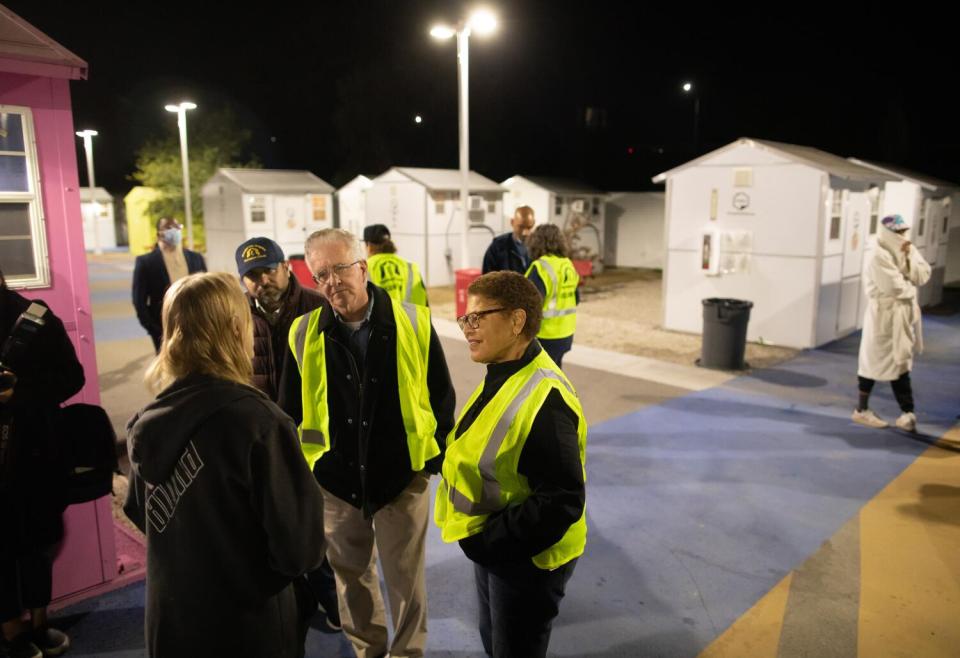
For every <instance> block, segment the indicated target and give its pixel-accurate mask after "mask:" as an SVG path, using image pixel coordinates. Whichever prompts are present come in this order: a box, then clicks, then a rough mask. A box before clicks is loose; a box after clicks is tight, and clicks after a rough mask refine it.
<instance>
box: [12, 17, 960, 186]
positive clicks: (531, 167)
mask: <svg viewBox="0 0 960 658" xmlns="http://www.w3.org/2000/svg"><path fill="white" fill-rule="evenodd" d="M2 1H3V3H4V4H5V5H6V6H8V7H9V8H10V9H12V10H13V11H15V12H16V13H18V14H19V15H20V16H22V17H23V18H25V19H26V20H27V21H29V22H30V23H32V24H33V25H35V26H36V27H37V28H39V29H40V30H42V31H44V32H46V33H47V34H49V35H50V36H51V37H53V38H54V39H56V40H57V41H58V42H60V43H61V44H62V45H64V46H65V47H66V48H68V49H70V50H71V51H73V52H74V53H76V54H77V55H79V56H80V57H82V58H83V59H85V60H86V61H87V62H88V63H89V66H90V71H89V73H90V75H89V80H86V81H75V82H72V83H71V89H72V94H73V107H74V118H75V122H76V126H77V128H78V129H79V128H85V127H90V128H94V129H96V130H98V131H99V133H100V135H99V136H98V137H97V138H95V142H94V144H95V146H94V148H95V165H96V171H97V183H98V185H102V186H104V187H106V188H107V189H108V190H110V191H111V192H112V193H114V194H123V193H125V192H126V191H127V190H128V189H129V188H130V187H131V186H132V185H133V184H134V183H133V182H132V181H130V180H129V178H128V177H129V175H130V174H131V173H132V171H133V170H134V156H135V152H136V149H137V148H138V147H139V146H140V145H141V144H142V143H143V142H144V141H145V140H147V139H149V138H150V137H156V136H161V135H163V134H165V132H166V133H173V132H174V131H175V123H176V119H175V115H173V114H171V113H169V112H166V111H165V110H164V109H163V106H164V105H165V104H166V103H169V102H176V101H179V100H181V99H189V100H193V101H195V102H196V103H197V104H198V105H199V108H198V109H197V110H194V111H193V112H191V113H190V114H189V115H188V116H189V120H190V121H194V120H195V117H196V116H198V115H199V113H202V112H204V111H212V110H214V109H218V108H224V107H229V108H230V109H231V110H232V111H233V113H234V114H235V115H236V116H237V118H238V119H239V122H240V124H241V125H243V126H244V127H245V128H247V129H249V130H250V131H251V133H252V141H251V143H250V151H251V153H252V154H255V155H256V156H257V157H258V158H259V160H260V161H261V162H262V163H263V164H264V165H265V166H267V167H270V168H286V169H308V170H310V171H312V172H314V173H315V174H317V175H318V176H320V177H321V178H323V179H324V180H327V181H328V182H330V183H332V184H333V185H337V186H339V185H342V184H343V183H345V182H347V181H348V180H350V179H351V178H353V177H354V176H356V175H357V174H366V175H368V176H370V175H377V174H379V173H382V172H383V171H384V170H386V169H387V168H388V167H391V166H403V165H406V166H421V167H449V168H456V167H457V165H458V150H457V96H456V94H457V70H456V47H455V44H454V42H453V40H450V41H447V42H437V41H435V40H433V39H431V38H430V36H429V35H428V34H427V32H428V30H429V28H430V26H431V24H433V23H434V22H436V21H437V20H441V19H446V20H448V21H453V20H455V19H456V18H457V17H459V16H461V15H466V13H468V9H469V8H470V7H474V6H476V5H475V4H474V3H469V4H468V3H460V2H453V1H449V0H448V1H446V2H437V1H433V2H430V1H413V0H392V1H387V0H384V1H377V2H365V1H360V0H356V1H350V0H339V1H336V2H316V1H315V2H312V3H304V4H300V3H288V2H261V3H256V5H255V6H252V7H249V8H243V9H240V8H239V7H240V6H241V5H240V3H232V4H229V3H212V2H203V0H195V1H194V2H163V3H144V2H123V3H120V2H116V3H112V2H99V3H95V2H80V1H72V2H50V1H46V0H2ZM718 4H719V5H720V7H721V8H720V9H694V6H693V3H656V4H653V3H643V2H639V1H638V2H603V1H601V0H597V1H595V2H563V1H561V0H554V1H548V0H542V1H517V0H511V1H506V0H504V1H502V2H499V3H496V2H490V3H488V4H487V5H486V6H487V7H489V8H491V9H492V10H493V11H494V12H495V13H497V15H498V17H499V21H500V26H499V30H498V32H497V33H496V34H495V35H493V36H492V37H486V38H480V37H473V38H472V39H471V42H470V48H471V49H470V96H471V103H470V129H471V158H470V164H471V168H472V169H474V170H476V171H479V172H480V173H482V174H484V175H486V176H488V177H490V178H493V179H494V180H498V181H501V180H503V179H505V178H507V177H509V176H511V175H514V174H526V175H550V176H558V177H565V178H572V179H579V180H581V181H583V182H586V183H590V184H593V185H595V186H597V187H599V188H601V189H605V190H611V191H612V190H642V189H655V186H654V185H653V184H652V183H651V182H650V177H651V176H653V175H655V174H657V173H659V172H661V171H664V170H666V169H669V168H670V167H673V166H675V165H677V164H679V163H682V162H685V161H687V160H689V159H691V158H692V157H693V156H694V154H697V155H699V154H702V153H704V152H706V151H708V150H711V149H713V148H717V147H720V146H723V145H724V144H727V143H729V142H731V141H733V140H734V139H736V138H737V137H756V138H763V139H771V140H777V141H783V142H790V143H795V144H803V145H807V146H814V147H817V148H820V149H823V150H826V151H830V152H832V153H835V154H837V155H842V156H855V157H860V158H863V159H872V160H877V161H882V162H887V163H891V164H896V165H900V166H905V167H909V168H912V169H914V170H917V171H921V172H925V173H928V174H931V175H934V176H937V177H940V178H945V179H948V180H954V181H958V182H960V129H958V126H957V109H956V104H955V101H953V99H952V95H953V93H955V91H956V89H955V88H956V87H957V70H958V67H957V64H958V61H960V57H957V54H956V52H957V49H956V46H955V45H954V42H955V41H956V33H955V27H954V21H953V20H952V19H951V18H949V17H948V16H945V15H943V14H942V13H936V12H932V11H926V10H923V9H922V7H920V6H919V5H917V4H916V3H913V4H911V5H910V7H911V11H910V12H909V14H908V12H907V11H906V9H905V8H904V7H901V8H900V9H898V10H897V11H896V12H895V13H894V12H885V11H884V10H882V9H880V4H879V3H870V4H868V3H863V4H862V5H859V6H857V7H853V8H848V9H843V10H840V9H838V8H836V7H831V6H829V5H814V4H813V3H766V4H765V5H763V6H762V7H761V8H760V9H758V10H756V11H752V10H751V8H749V7H747V6H746V5H740V4H739V3H718ZM785 6H789V7H790V8H789V9H784V8H783V7H785ZM778 7H779V8H778ZM932 7H933V5H932V4H931V7H930V8H932ZM774 11H776V12H778V13H777V15H773V14H772V13H765V12H774ZM784 11H787V12H789V13H788V14H787V15H781V14H782V13H783V12H784ZM685 80H690V81H692V82H693V83H694V85H695V89H696V90H697V93H698V94H699V98H700V123H699V147H698V148H697V150H696V151H695V150H694V144H693V135H694V129H693V128H694V111H693V100H692V98H691V97H690V96H689V95H685V94H684V93H683V92H682V90H681V84H682V83H683V82H684V81H685ZM417 114H420V115H422V116H423V119H424V120H423V123H421V124H419V125H418V124H416V123H414V120H413V118H414V116H415V115H417ZM588 117H589V118H588ZM77 145H78V159H79V160H80V161H81V162H82V160H83V157H82V152H81V151H82V147H81V144H80V140H79V139H78V140H77ZM83 172H84V168H83V167H82V165H81V179H82V180H85V173H83Z"/></svg>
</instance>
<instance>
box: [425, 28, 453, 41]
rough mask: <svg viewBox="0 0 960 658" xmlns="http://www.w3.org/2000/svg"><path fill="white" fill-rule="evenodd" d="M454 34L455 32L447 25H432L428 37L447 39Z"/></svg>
mask: <svg viewBox="0 0 960 658" xmlns="http://www.w3.org/2000/svg"><path fill="white" fill-rule="evenodd" d="M456 33H457V32H456V30H454V29H453V28H452V27H450V26H448V25H434V26H433V27H432V28H430V36H432V37H433V38H434V39H449V38H450V37H452V36H453V35H454V34H456Z"/></svg>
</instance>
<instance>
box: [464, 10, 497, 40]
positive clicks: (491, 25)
mask: <svg viewBox="0 0 960 658" xmlns="http://www.w3.org/2000/svg"><path fill="white" fill-rule="evenodd" d="M468 25H469V26H470V29H471V30H473V31H475V32H476V33H477V34H480V35H484V34H490V33H491V32H493V31H494V30H496V29H497V18H496V17H495V16H494V15H493V14H492V13H490V12H489V11H487V10H486V9H481V10H479V11H475V12H474V13H473V14H472V15H471V16H470V21H469V23H468Z"/></svg>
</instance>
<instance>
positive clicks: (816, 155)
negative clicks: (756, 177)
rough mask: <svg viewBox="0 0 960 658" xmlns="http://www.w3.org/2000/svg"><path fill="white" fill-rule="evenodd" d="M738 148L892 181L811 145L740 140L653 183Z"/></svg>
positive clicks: (853, 176)
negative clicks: (758, 150)
mask: <svg viewBox="0 0 960 658" xmlns="http://www.w3.org/2000/svg"><path fill="white" fill-rule="evenodd" d="M741 146H747V147H750V148H757V149H763V150H766V151H771V152H773V153H776V154H778V155H780V156H781V157H783V158H786V159H787V160H790V161H792V162H796V163H798V164H803V165H807V166H808V167H813V168H814V169H819V170H820V171H824V172H826V173H828V174H830V175H831V176H836V177H838V178H843V179H846V180H851V181H861V182H878V183H880V182H884V181H889V180H895V179H894V178H893V177H892V176H890V175H888V174H885V173H883V172H880V171H877V170H876V169H870V168H868V167H864V166H862V165H859V164H856V163H854V162H851V161H850V160H848V159H846V158H842V157H840V156H839V155H834V154H832V153H827V152H826V151H821V150H820V149H816V148H813V147H811V146H799V145H797V144H785V143H783V142H772V141H769V140H763V139H751V138H749V137H741V138H740V139H738V140H737V141H735V142H732V143H730V144H727V145H726V146H724V147H721V148H719V149H717V150H715V151H711V152H709V153H707V154H705V155H702V156H700V157H699V158H696V159H694V160H691V161H690V162H686V163H684V164H682V165H680V166H679V167H674V168H673V169H670V170H669V171H665V172H663V173H661V174H657V175H656V176H654V177H653V182H654V183H662V182H664V181H665V180H666V179H667V178H669V177H670V176H673V175H674V174H677V173H679V172H681V171H683V170H685V169H689V168H690V167H695V166H697V165H699V164H705V163H707V162H709V161H710V160H711V159H713V158H715V157H716V156H718V155H720V154H722V153H725V152H727V151H730V150H732V149H735V148H738V147H741Z"/></svg>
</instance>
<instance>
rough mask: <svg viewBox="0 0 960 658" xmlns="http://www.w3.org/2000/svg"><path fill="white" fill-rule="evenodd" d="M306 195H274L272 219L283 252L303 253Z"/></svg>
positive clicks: (305, 235) (305, 225) (305, 236)
mask: <svg viewBox="0 0 960 658" xmlns="http://www.w3.org/2000/svg"><path fill="white" fill-rule="evenodd" d="M306 206H307V197H306V196H304V195H299V194H298V195H280V194H277V195H274V197H273V221H274V225H275V226H276V229H277V242H278V243H279V244H280V246H281V247H282V248H283V252H284V253H285V254H287V255H289V254H300V253H303V242H304V240H306V239H307V234H306V230H307V229H306V227H307V207H306Z"/></svg>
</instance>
